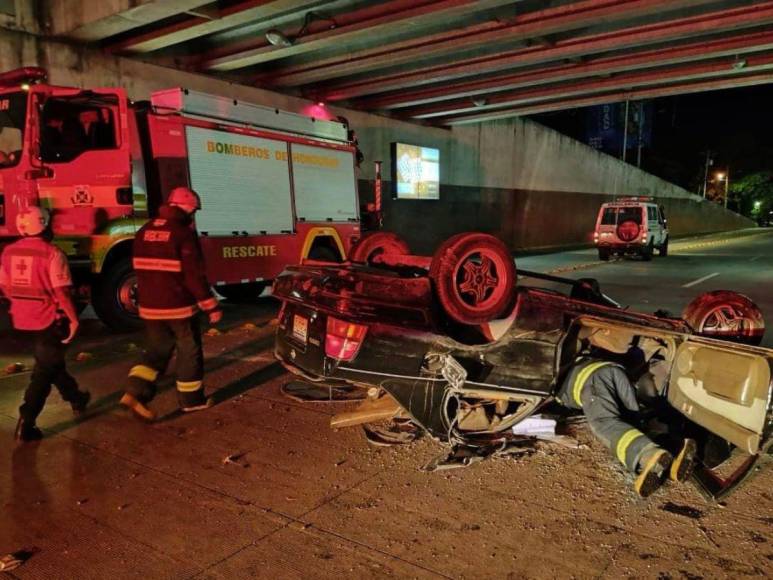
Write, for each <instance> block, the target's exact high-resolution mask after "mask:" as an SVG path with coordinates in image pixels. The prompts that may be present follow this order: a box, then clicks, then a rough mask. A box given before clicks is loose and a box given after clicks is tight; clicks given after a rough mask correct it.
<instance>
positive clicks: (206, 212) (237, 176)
mask: <svg viewBox="0 0 773 580" xmlns="http://www.w3.org/2000/svg"><path fill="white" fill-rule="evenodd" d="M185 132H186V133H185V134H186V141H187V145H188V162H189V166H190V167H189V170H190V179H191V187H193V189H195V190H196V191H197V192H198V194H199V195H200V196H201V203H202V210H201V211H200V212H199V213H198V214H197V215H196V227H197V228H198V230H199V231H200V232H202V233H206V234H208V235H212V236H218V235H228V236H230V235H233V234H234V233H235V232H236V233H238V234H243V233H245V232H246V233H247V234H280V233H289V232H291V231H292V230H293V211H292V197H291V195H290V169H289V165H288V161H287V143H286V142H284V141H280V140H276V139H265V138H262V137H254V136H251V135H243V134H238V133H229V132H226V131H216V130H213V129H202V128H199V127H186V130H185Z"/></svg>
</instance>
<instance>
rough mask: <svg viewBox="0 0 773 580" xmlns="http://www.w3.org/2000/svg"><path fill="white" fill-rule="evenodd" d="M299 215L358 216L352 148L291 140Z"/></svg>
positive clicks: (307, 218)
mask: <svg viewBox="0 0 773 580" xmlns="http://www.w3.org/2000/svg"><path fill="white" fill-rule="evenodd" d="M290 148H291V152H292V160H293V186H294V188H295V211H296V214H297V216H298V219H303V220H305V221H308V222H312V221H315V222H324V221H336V222H339V221H343V222H345V221H349V220H356V219H357V216H358V209H359V208H358V207H357V204H358V202H357V189H356V185H355V184H356V179H355V176H354V153H353V152H352V151H347V150H341V149H332V148H327V147H315V146H312V145H300V144H298V143H292V144H291V146H290Z"/></svg>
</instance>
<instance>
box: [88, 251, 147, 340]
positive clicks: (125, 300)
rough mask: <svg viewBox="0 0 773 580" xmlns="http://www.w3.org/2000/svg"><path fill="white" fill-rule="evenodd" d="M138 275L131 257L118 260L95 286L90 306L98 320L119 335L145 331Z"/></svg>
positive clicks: (100, 277) (103, 273)
mask: <svg viewBox="0 0 773 580" xmlns="http://www.w3.org/2000/svg"><path fill="white" fill-rule="evenodd" d="M136 293H137V275H136V274H135V273H134V269H133V268H132V262H131V257H130V256H127V257H125V258H121V259H120V260H118V261H116V262H115V263H114V264H113V265H112V266H111V267H110V268H109V270H108V271H107V272H102V274H100V276H99V278H98V279H97V280H96V282H95V283H94V285H93V287H92V295H91V304H92V306H94V311H95V312H96V313H97V316H98V317H99V319H100V320H101V321H102V322H104V323H105V324H106V325H107V326H109V327H110V328H111V329H112V330H115V331H116V332H132V331H135V330H139V329H140V328H142V320H141V319H140V317H139V312H138V311H137V298H136Z"/></svg>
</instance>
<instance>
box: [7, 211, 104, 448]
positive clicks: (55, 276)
mask: <svg viewBox="0 0 773 580" xmlns="http://www.w3.org/2000/svg"><path fill="white" fill-rule="evenodd" d="M48 222H49V214H48V212H47V211H46V210H45V209H43V208H39V207H29V208H27V209H26V210H22V211H21V212H20V213H19V214H17V216H16V228H17V229H18V230H19V233H20V234H21V236H22V238H21V239H19V240H17V241H15V242H14V243H12V244H10V245H9V246H6V248H5V249H4V250H3V254H2V258H0V290H2V293H3V294H4V295H5V297H6V298H7V299H9V300H10V302H11V310H10V314H11V322H12V324H13V327H14V328H15V329H16V330H21V331H23V332H24V333H27V334H29V335H31V337H32V340H33V344H34V347H33V348H34V357H35V365H34V367H33V369H32V376H31V377H30V384H29V386H28V387H27V390H26V391H25V392H24V402H23V403H22V405H21V407H19V422H18V423H17V425H16V431H15V434H14V436H15V438H16V439H17V440H18V441H36V440H38V439H41V438H42V437H43V433H42V432H41V430H40V429H38V427H37V426H36V424H35V422H36V421H37V418H38V415H40V412H41V411H42V410H43V406H44V405H45V404H46V399H47V398H48V395H49V393H50V392H51V385H52V384H53V385H56V388H57V389H58V390H59V393H60V394H61V395H62V399H64V400H65V401H67V402H68V403H70V406H71V407H72V410H73V413H74V414H75V415H76V417H77V416H79V415H80V414H81V413H82V412H83V411H84V410H85V408H86V405H88V403H89V400H90V398H91V395H90V393H89V392H88V391H81V390H80V389H79V388H78V383H77V381H76V380H75V379H74V378H73V377H72V376H71V375H70V374H69V373H68V372H67V367H66V364H65V359H64V355H65V351H66V349H67V344H68V343H69V342H70V341H71V340H72V339H73V337H74V336H75V333H76V332H77V331H78V313H77V311H76V310H75V306H74V304H73V302H72V298H71V296H70V287H71V286H72V278H71V276H70V268H69V266H68V265H67V257H66V256H65V255H64V253H63V252H62V251H61V250H60V249H59V248H57V247H56V246H54V245H53V244H52V243H51V242H50V241H49V240H50V235H49V230H48Z"/></svg>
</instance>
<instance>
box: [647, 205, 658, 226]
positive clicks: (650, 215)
mask: <svg viewBox="0 0 773 580" xmlns="http://www.w3.org/2000/svg"><path fill="white" fill-rule="evenodd" d="M657 219H658V210H657V209H656V208H655V206H653V205H648V206H647V220H649V221H651V222H654V221H657Z"/></svg>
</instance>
